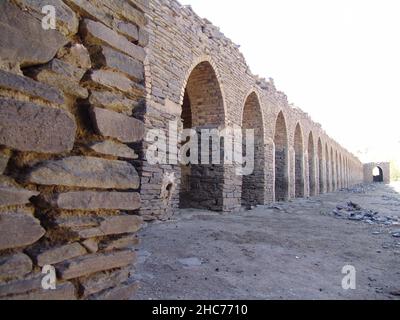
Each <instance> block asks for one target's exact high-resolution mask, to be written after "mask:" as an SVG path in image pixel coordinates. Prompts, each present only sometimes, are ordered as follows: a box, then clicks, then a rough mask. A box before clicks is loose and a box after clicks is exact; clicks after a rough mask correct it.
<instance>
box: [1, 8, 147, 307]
mask: <svg viewBox="0 0 400 320" xmlns="http://www.w3.org/2000/svg"><path fill="white" fill-rule="evenodd" d="M44 5H53V6H54V7H55V9H56V22H57V25H56V30H44V29H43V28H42V24H41V22H42V18H43V17H44V15H43V14H42V13H41V12H42V7H43V6H44ZM147 10H148V3H147V1H145V0H135V1H113V0H96V1H81V0H65V1H61V0H46V1H44V0H43V1H42V0H40V1H39V0H35V1H33V0H12V1H11V0H6V1H1V2H0V25H1V33H0V127H1V130H0V131H1V135H0V159H1V160H0V164H1V166H0V170H1V171H0V174H1V176H0V298H1V299H77V298H80V299H114V298H118V299H126V298H128V297H129V296H130V295H131V294H132V292H134V291H135V290H136V288H137V286H138V285H137V283H135V282H134V281H132V280H130V279H131V275H132V273H133V272H134V271H133V267H132V266H133V264H134V262H135V259H136V257H135V249H134V246H135V245H137V244H138V241H139V239H138V238H137V237H136V235H135V233H136V232H137V231H138V230H139V229H140V228H141V226H142V223H143V219H142V218H141V217H140V216H139V215H138V209H139V208H140V205H141V201H140V195H139V192H138V191H139V188H140V177H139V174H138V172H137V170H136V169H138V168H140V162H139V160H138V157H139V156H138V154H137V153H140V150H141V141H142V138H143V135H144V124H143V122H142V121H140V120H138V119H136V118H135V117H133V115H134V114H135V113H136V112H138V113H139V114H140V112H139V111H140V110H141V109H142V108H143V106H144V104H145V96H146V89H145V82H144V80H145V77H144V74H145V73H144V61H145V59H146V52H145V49H144V47H146V46H147V43H148V32H147V30H146V24H147V18H146V15H145V11H147ZM135 151H136V152H135ZM45 265H52V266H54V267H55V270H56V272H57V277H58V280H57V289H56V290H43V289H42V286H41V280H42V277H43V275H42V274H41V271H42V267H43V266H45Z"/></svg>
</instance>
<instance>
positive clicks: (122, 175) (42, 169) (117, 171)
mask: <svg viewBox="0 0 400 320" xmlns="http://www.w3.org/2000/svg"><path fill="white" fill-rule="evenodd" d="M27 181H29V182H32V183H36V184H42V185H61V186H69V187H84V188H102V189H138V188H139V184H140V179H139V175H138V174H137V172H136V169H135V167H133V166H132V165H131V164H129V163H127V162H124V161H116V160H105V159H100V158H94V157H79V156H76V157H69V158H65V159H62V160H50V161H45V162H43V163H41V164H39V165H38V166H37V167H35V168H34V169H32V171H31V172H30V173H29V174H28V176H27Z"/></svg>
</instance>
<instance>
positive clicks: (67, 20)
mask: <svg viewBox="0 0 400 320" xmlns="http://www.w3.org/2000/svg"><path fill="white" fill-rule="evenodd" d="M14 2H15V3H17V4H18V5H20V6H21V7H22V8H23V9H25V10H28V11H29V12H31V13H33V12H35V13H37V16H38V18H40V19H41V18H42V17H43V16H44V14H42V8H43V7H44V6H46V5H52V6H54V7H55V8H56V15H57V19H56V23H57V29H58V30H59V31H61V32H62V33H63V34H64V35H66V36H71V35H74V34H76V33H77V32H78V26H79V20H78V18H77V16H76V14H75V13H74V12H73V11H72V10H71V8H69V7H68V6H67V5H66V4H65V3H63V2H62V1H61V0H14Z"/></svg>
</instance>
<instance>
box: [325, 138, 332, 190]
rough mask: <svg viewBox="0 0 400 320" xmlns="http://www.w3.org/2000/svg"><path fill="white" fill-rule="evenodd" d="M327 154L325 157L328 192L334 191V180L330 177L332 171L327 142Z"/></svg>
mask: <svg viewBox="0 0 400 320" xmlns="http://www.w3.org/2000/svg"><path fill="white" fill-rule="evenodd" d="M325 156H326V158H325V164H326V165H325V170H326V172H325V173H326V175H325V176H326V178H325V179H326V180H325V181H326V182H325V183H326V192H331V191H332V186H331V184H332V181H331V180H330V178H329V172H330V161H329V158H330V157H329V149H328V145H327V144H326V145H325Z"/></svg>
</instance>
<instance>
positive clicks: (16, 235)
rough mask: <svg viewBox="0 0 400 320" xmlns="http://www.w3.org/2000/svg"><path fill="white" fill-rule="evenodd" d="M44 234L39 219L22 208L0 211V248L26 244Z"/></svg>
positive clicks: (11, 247) (17, 246) (33, 241)
mask: <svg viewBox="0 0 400 320" xmlns="http://www.w3.org/2000/svg"><path fill="white" fill-rule="evenodd" d="M44 234H45V230H44V229H43V228H42V227H41V226H40V221H39V220H37V219H36V218H34V217H33V216H32V215H31V214H29V213H28V212H25V211H23V210H22V209H18V210H16V211H7V212H1V213H0V250H5V249H13V248H19V247H24V246H28V245H30V244H33V243H35V242H36V241H37V240H39V239H40V238H41V237H42V236H43V235H44Z"/></svg>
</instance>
